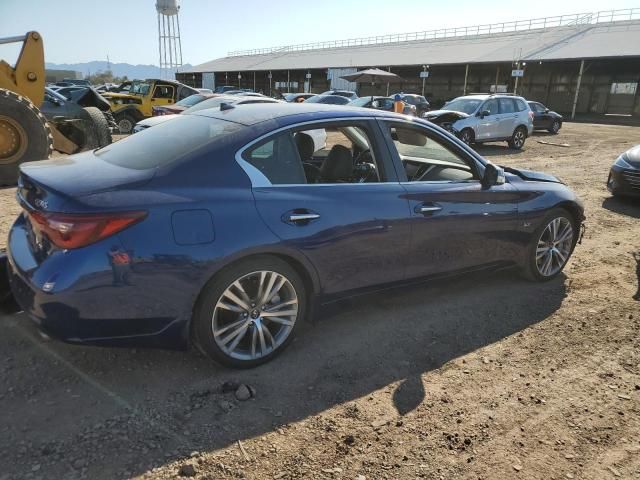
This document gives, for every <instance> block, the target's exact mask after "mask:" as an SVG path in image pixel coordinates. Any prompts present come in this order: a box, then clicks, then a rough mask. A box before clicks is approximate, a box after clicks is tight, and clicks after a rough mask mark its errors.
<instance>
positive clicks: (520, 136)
mask: <svg viewBox="0 0 640 480" xmlns="http://www.w3.org/2000/svg"><path fill="white" fill-rule="evenodd" d="M526 139H527V129H526V128H524V127H518V128H516V129H515V130H514V131H513V135H511V138H510V139H509V142H508V143H509V148H511V149H513V150H520V149H521V148H522V147H524V142H525V141H526Z"/></svg>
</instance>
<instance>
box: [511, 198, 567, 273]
mask: <svg viewBox="0 0 640 480" xmlns="http://www.w3.org/2000/svg"><path fill="white" fill-rule="evenodd" d="M577 235H578V225H577V224H576V222H575V220H574V219H573V217H572V215H571V214H569V212H567V211H566V210H564V209H554V210H552V211H551V212H550V213H549V214H547V216H546V217H545V219H544V221H543V222H542V225H541V227H540V228H539V229H538V230H537V232H536V233H535V235H533V241H532V243H531V244H530V245H529V247H528V249H527V258H526V260H525V265H524V269H523V273H524V275H525V277H527V278H528V279H530V280H536V281H546V280H551V279H552V278H554V277H556V276H557V275H558V274H559V273H560V272H562V270H563V269H564V267H565V266H566V264H567V262H568V261H569V257H571V254H572V253H573V248H574V247H575V244H576V241H577V238H578V237H577Z"/></svg>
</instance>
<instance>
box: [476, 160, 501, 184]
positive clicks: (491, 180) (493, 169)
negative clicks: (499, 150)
mask: <svg viewBox="0 0 640 480" xmlns="http://www.w3.org/2000/svg"><path fill="white" fill-rule="evenodd" d="M504 182H505V179H504V170H503V169H502V168H500V167H498V166H496V165H494V164H493V163H487V164H486V165H485V167H484V176H483V177H482V186H483V187H484V188H489V187H491V186H493V185H504Z"/></svg>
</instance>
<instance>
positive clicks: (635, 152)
mask: <svg viewBox="0 0 640 480" xmlns="http://www.w3.org/2000/svg"><path fill="white" fill-rule="evenodd" d="M607 189H608V190H609V191H610V192H611V193H612V194H613V195H616V196H628V197H640V145H636V146H635V147H633V148H631V149H629V150H627V151H626V152H624V153H623V154H622V155H620V156H619V157H618V158H617V159H616V161H615V163H614V164H613V166H612V167H611V170H610V171H609V178H608V179H607Z"/></svg>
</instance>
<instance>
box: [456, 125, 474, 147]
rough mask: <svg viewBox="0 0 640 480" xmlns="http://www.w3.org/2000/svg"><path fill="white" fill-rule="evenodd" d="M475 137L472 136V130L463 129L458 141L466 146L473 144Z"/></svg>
mask: <svg viewBox="0 0 640 480" xmlns="http://www.w3.org/2000/svg"><path fill="white" fill-rule="evenodd" d="M474 138H475V136H474V134H473V130H471V129H470V128H465V129H464V130H462V132H460V140H462V141H463V142H464V143H466V144H467V145H471V144H472V143H473V140H474Z"/></svg>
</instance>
